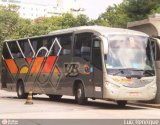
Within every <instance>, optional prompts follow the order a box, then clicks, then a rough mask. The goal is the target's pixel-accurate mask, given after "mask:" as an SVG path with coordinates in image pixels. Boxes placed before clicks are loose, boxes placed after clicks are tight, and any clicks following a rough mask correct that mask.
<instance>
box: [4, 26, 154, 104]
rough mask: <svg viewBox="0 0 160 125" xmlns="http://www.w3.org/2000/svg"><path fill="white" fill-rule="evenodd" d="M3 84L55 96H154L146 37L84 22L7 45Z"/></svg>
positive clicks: (19, 91)
mask: <svg viewBox="0 0 160 125" xmlns="http://www.w3.org/2000/svg"><path fill="white" fill-rule="evenodd" d="M1 76H2V80H1V81H2V88H4V89H6V90H10V91H17V95H18V97H19V98H25V97H26V94H27V93H28V92H29V91H33V93H34V94H46V95H48V96H49V97H50V98H51V99H53V100H59V99H61V97H62V95H71V96H75V99H76V101H77V102H78V103H79V104H85V103H86V101H87V99H88V98H92V99H103V100H113V101H116V102H117V103H118V105H120V106H125V105H126V103H127V101H128V100H152V99H154V98H155V95H156V90H157V86H156V73H155V64H154V60H153V52H152V49H151V41H150V38H149V36H148V35H146V34H144V33H141V32H137V31H132V30H127V29H120V28H109V27H102V26H82V27H75V28H69V29H64V30H58V31H53V32H51V33H50V34H48V35H43V36H36V37H30V38H22V39H17V40H9V41H5V42H4V43H3V52H2V75H1Z"/></svg>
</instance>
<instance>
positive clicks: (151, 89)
mask: <svg viewBox="0 0 160 125" xmlns="http://www.w3.org/2000/svg"><path fill="white" fill-rule="evenodd" d="M104 89H105V90H104V91H103V92H104V93H103V97H104V99H106V100H107V99H111V100H128V101H129V100H137V101H138V100H152V99H154V98H155V96H156V91H157V87H156V84H149V85H146V86H144V87H140V88H129V87H124V86H117V85H114V84H111V83H109V84H106V85H105V87H104Z"/></svg>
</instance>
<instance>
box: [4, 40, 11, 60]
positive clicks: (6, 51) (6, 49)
mask: <svg viewBox="0 0 160 125" xmlns="http://www.w3.org/2000/svg"><path fill="white" fill-rule="evenodd" d="M3 57H4V58H5V59H11V58H12V57H11V55H10V53H9V50H8V48H7V45H6V42H4V43H3Z"/></svg>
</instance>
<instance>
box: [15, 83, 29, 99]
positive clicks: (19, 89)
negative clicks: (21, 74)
mask: <svg viewBox="0 0 160 125" xmlns="http://www.w3.org/2000/svg"><path fill="white" fill-rule="evenodd" d="M17 96H18V98H19V99H25V98H27V94H26V93H25V90H24V84H23V82H22V81H20V82H18V83H17Z"/></svg>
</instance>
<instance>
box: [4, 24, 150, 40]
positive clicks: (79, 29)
mask: <svg viewBox="0 0 160 125" xmlns="http://www.w3.org/2000/svg"><path fill="white" fill-rule="evenodd" d="M83 31H84V32H85V31H86V32H87V31H92V32H96V33H99V34H101V35H105V36H107V35H109V34H132V35H133V34H134V35H141V36H148V35H147V34H145V33H143V32H139V31H134V30H129V29H123V28H112V27H105V26H79V27H73V28H67V29H61V30H55V31H52V32H50V33H49V34H46V35H40V36H33V37H26V38H20V39H14V40H5V41H7V42H8V41H16V40H24V39H31V38H39V37H46V36H52V35H59V34H66V33H73V32H83Z"/></svg>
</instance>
